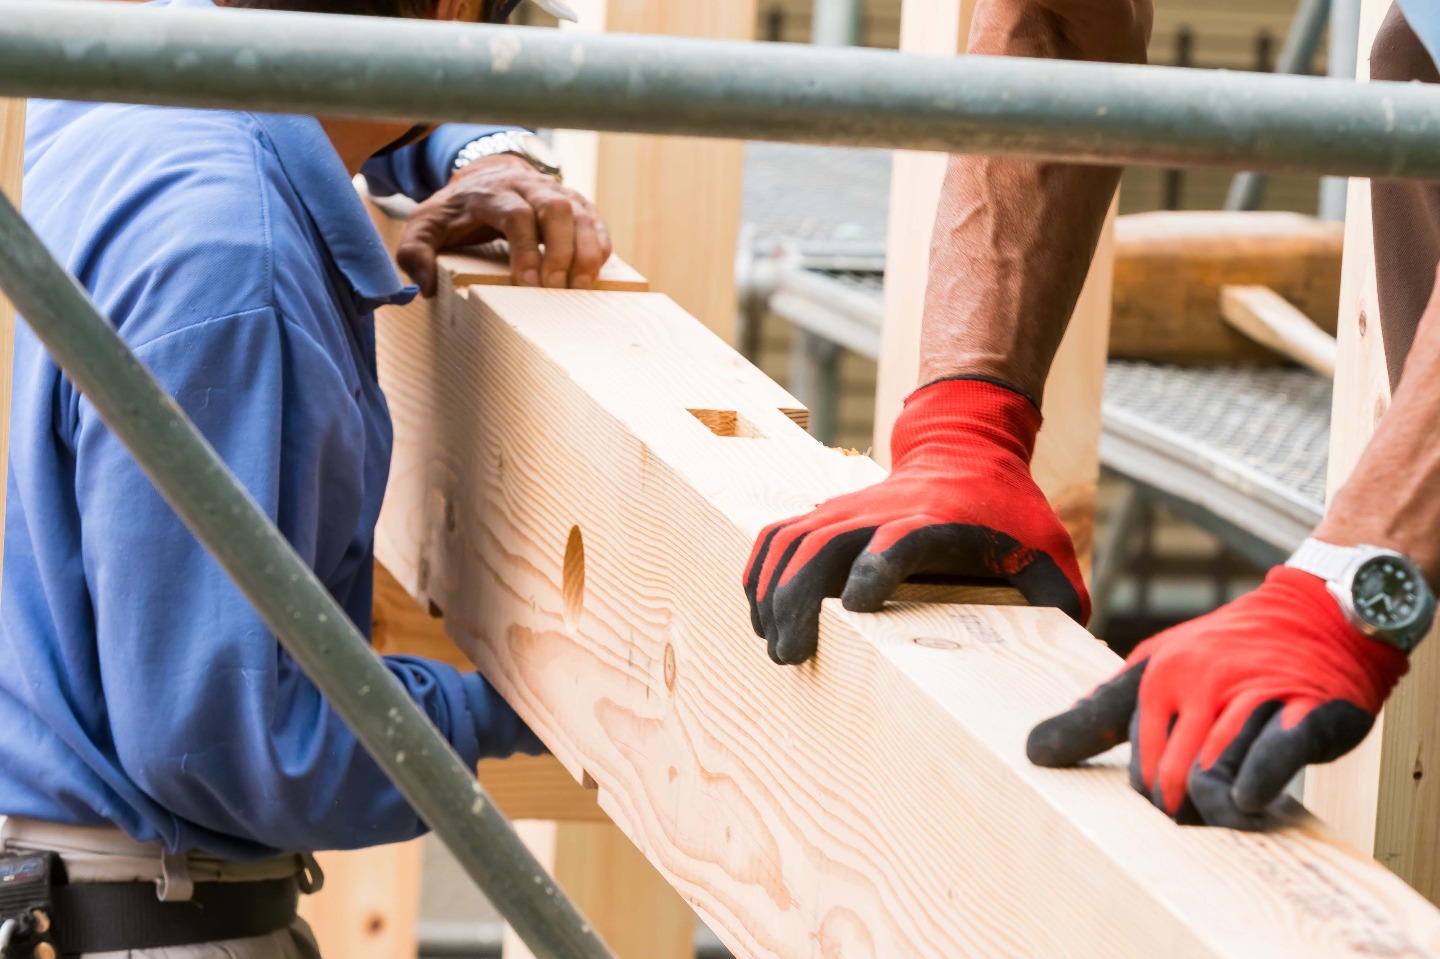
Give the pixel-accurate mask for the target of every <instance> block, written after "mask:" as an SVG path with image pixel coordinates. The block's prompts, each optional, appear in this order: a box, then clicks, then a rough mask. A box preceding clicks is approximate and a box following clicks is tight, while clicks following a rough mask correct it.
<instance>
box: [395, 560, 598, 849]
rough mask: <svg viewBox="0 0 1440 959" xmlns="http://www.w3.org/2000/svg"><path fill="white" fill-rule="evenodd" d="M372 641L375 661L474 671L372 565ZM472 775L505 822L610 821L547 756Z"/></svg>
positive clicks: (441, 628)
mask: <svg viewBox="0 0 1440 959" xmlns="http://www.w3.org/2000/svg"><path fill="white" fill-rule="evenodd" d="M373 637H374V639H373V643H374V646H375V652H377V653H379V654H380V655H381V656H395V655H406V656H423V657H425V658H426V659H434V660H437V661H439V662H442V663H449V664H450V665H451V666H454V667H455V668H456V669H465V670H473V669H474V668H475V664H474V663H472V662H470V658H469V657H468V656H466V655H465V654H464V653H463V652H461V651H460V648H459V647H458V646H456V645H455V641H454V640H453V639H451V638H450V636H449V634H448V633H446V632H445V621H444V620H443V619H440V618H437V617H434V616H431V615H430V613H429V611H427V610H426V609H424V608H423V607H421V605H420V604H419V603H417V602H415V600H414V599H412V598H411V596H410V594H409V593H407V592H405V588H404V587H403V586H401V585H400V584H399V583H398V582H396V580H395V577H394V576H392V575H391V574H390V571H389V570H388V569H386V568H385V567H384V566H382V565H380V564H379V563H376V564H375V620H374V627H373ZM478 773H479V777H480V782H481V783H482V784H483V785H484V786H485V789H486V791H487V792H489V793H490V798H492V799H493V800H495V804H496V805H497V806H499V807H500V810H501V811H502V812H503V813H505V815H506V816H509V817H510V818H511V819H558V820H565V821H580V822H609V821H610V820H609V818H608V817H606V815H605V814H604V813H603V812H601V811H600V807H599V806H597V805H596V804H595V794H594V793H593V792H591V791H590V790H588V789H586V788H584V787H583V786H582V785H581V784H580V783H578V782H576V781H575V778H574V777H573V776H571V775H570V773H569V772H568V771H567V770H566V769H565V767H564V766H562V765H560V763H558V762H556V760H555V757H553V756H515V757H513V758H511V759H503V760H501V759H485V760H481V762H480V766H479V770H478Z"/></svg>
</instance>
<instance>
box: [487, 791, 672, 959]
mask: <svg viewBox="0 0 1440 959" xmlns="http://www.w3.org/2000/svg"><path fill="white" fill-rule="evenodd" d="M516 829H517V830H518V831H519V833H520V838H521V839H523V840H525V845H527V846H529V847H530V851H531V852H533V853H535V855H536V857H537V858H538V859H539V860H540V861H541V862H542V863H544V864H545V865H546V867H548V868H549V869H550V874H551V875H552V876H554V877H555V881H556V882H558V883H559V884H560V887H561V888H562V889H564V890H565V892H566V893H568V894H569V896H570V899H571V900H572V901H573V902H574V903H575V905H576V906H577V907H579V909H580V911H581V912H582V913H584V914H585V916H586V918H588V919H589V920H590V921H591V922H593V923H594V924H595V928H596V929H597V930H598V931H599V933H600V935H601V937H602V938H603V939H604V940H605V941H606V942H607V943H609V945H610V948H611V949H613V950H615V955H616V956H618V957H619V959H692V957H693V956H694V955H695V924H696V920H695V913H693V912H692V911H691V910H690V907H689V906H687V905H685V903H684V901H683V900H681V899H680V898H679V897H678V896H677V895H676V894H675V890H674V889H672V888H670V884H669V883H667V882H666V881H665V878H664V877H663V876H661V875H660V873H658V872H656V871H655V867H654V866H652V865H650V863H649V862H647V861H646V859H645V857H644V856H642V855H641V854H640V851H639V850H638V849H636V848H635V845H634V843H632V842H631V841H630V840H629V839H626V838H625V834H624V833H623V832H621V831H620V830H619V829H618V828H616V826H615V824H614V823H612V822H611V821H610V820H609V819H606V820H605V821H604V822H603V823H602V822H521V823H517V824H516ZM670 902H674V903H676V904H677V905H678V908H670V907H668V906H667V907H665V908H659V909H657V908H656V904H665V903H670ZM503 956H504V959H534V953H532V952H531V951H530V950H529V949H527V948H526V947H525V944H524V943H523V942H521V941H520V937H518V936H516V935H515V933H514V931H513V930H511V929H509V928H507V929H506V930H505V948H504V952H503Z"/></svg>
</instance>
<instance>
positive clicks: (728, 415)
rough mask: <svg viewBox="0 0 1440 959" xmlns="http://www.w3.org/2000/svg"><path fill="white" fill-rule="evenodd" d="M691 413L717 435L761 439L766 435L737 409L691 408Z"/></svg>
mask: <svg viewBox="0 0 1440 959" xmlns="http://www.w3.org/2000/svg"><path fill="white" fill-rule="evenodd" d="M689 413H690V415H691V416H693V417H695V418H696V419H697V420H699V421H700V422H701V424H702V425H703V426H704V427H705V428H706V429H707V430H709V431H710V432H712V433H714V434H715V435H716V436H724V437H747V438H749V439H761V438H763V437H764V434H763V433H761V432H760V431H759V430H758V429H756V428H755V424H754V423H751V422H750V421H749V420H747V419H746V418H745V417H743V416H741V415H740V414H739V413H738V412H736V411H735V410H697V409H691V410H690V411H689Z"/></svg>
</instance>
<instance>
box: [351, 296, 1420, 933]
mask: <svg viewBox="0 0 1440 959" xmlns="http://www.w3.org/2000/svg"><path fill="white" fill-rule="evenodd" d="M379 328H380V337H381V339H380V359H381V375H382V380H383V382H384V384H385V387H386V392H387V394H388V396H389V397H390V401H391V405H392V409H393V411H394V415H395V419H396V450H395V457H394V462H393V466H392V474H391V496H390V498H389V499H388V500H387V502H386V507H385V511H384V514H383V516H382V520H381V525H380V529H379V548H380V551H381V555H382V558H383V559H384V561H385V563H386V565H387V567H389V568H390V569H391V570H393V571H394V572H395V574H396V576H397V577H398V578H399V579H400V581H401V582H402V583H404V584H405V586H406V588H407V589H408V590H410V591H411V592H412V593H413V594H416V595H422V596H426V597H428V598H429V599H430V600H431V601H433V602H434V603H435V604H436V606H437V607H438V608H440V609H442V610H443V611H444V614H445V617H446V623H447V627H448V628H449V630H450V631H451V633H452V634H453V635H455V636H456V637H457V639H458V641H459V642H460V644H461V646H462V647H463V648H465V650H466V651H467V652H468V653H469V654H470V655H471V656H472V657H473V658H474V659H475V660H476V662H478V663H479V664H480V666H481V668H482V669H483V670H484V672H485V673H486V675H487V676H488V677H489V678H490V680H491V681H492V682H493V683H494V684H495V685H496V686H497V687H498V688H499V689H500V690H501V691H502V692H503V693H504V694H505V696H506V697H507V698H508V699H509V701H510V702H511V703H513V704H514V705H515V707H516V708H517V709H518V710H519V711H520V712H521V714H522V715H523V716H524V717H525V718H526V720H527V721H528V722H529V723H530V724H531V726H532V727H533V728H534V729H536V730H537V732H539V734H540V735H541V736H542V738H544V739H545V741H546V742H547V743H548V744H549V745H550V746H551V748H552V749H553V750H554V751H555V753H556V755H557V757H558V758H559V759H560V761H561V762H562V763H564V765H565V766H566V768H568V769H569V770H570V771H571V773H572V775H574V776H576V777H577V778H586V777H588V779H589V780H590V781H592V782H594V783H595V784H596V787H597V793H598V799H599V803H600V806H601V808H602V809H604V810H605V812H606V813H607V814H609V815H610V816H611V818H612V819H613V820H614V821H615V822H616V823H617V824H618V825H619V826H620V828H621V829H622V830H623V831H624V832H625V834H626V835H627V836H628V837H629V838H630V839H631V840H632V841H633V842H634V843H635V844H636V846H637V847H638V848H639V849H640V850H641V852H642V853H643V854H644V855H645V856H646V858H647V859H648V860H649V861H650V862H651V863H652V864H653V865H654V866H656V867H657V868H658V869H659V870H660V872H661V874H662V875H663V876H664V877H665V878H666V880H667V881H668V882H669V883H670V884H671V885H672V886H673V887H674V888H675V889H676V890H677V891H678V892H679V893H680V895H681V896H682V897H684V898H685V899H686V900H687V901H688V902H690V903H691V904H692V905H693V906H695V908H696V910H697V911H698V912H699V913H700V915H701V916H702V917H703V918H704V919H705V920H706V921H707V922H708V923H709V924H710V926H711V928H712V929H714V930H715V932H716V933H717V934H718V935H719V936H720V937H721V939H722V940H724V942H725V943H726V945H727V946H728V947H729V948H730V949H731V950H732V951H733V952H734V953H735V954H736V955H737V956H740V957H760V956H775V957H787V959H788V957H793V956H801V955H816V956H842V955H843V956H862V957H865V956H868V957H877V959H878V957H886V959H888V957H900V956H907V957H908V956H947V957H951V956H984V957H996V956H1060V955H1066V956H1076V957H1086V956H1096V957H1100V956H1103V957H1106V959H1113V957H1120V956H1146V957H1153V956H1155V955H1162V954H1163V955H1166V956H1170V957H1181V956H1257V957H1258V956H1267V957H1268V956H1282V955H1285V956H1306V957H1321V956H1356V957H1358V956H1362V955H1363V956H1373V955H1376V954H1387V953H1388V954H1405V952H1406V951H1407V950H1408V951H1410V952H1411V953H1415V954H1430V953H1435V952H1436V951H1437V950H1440V916H1437V914H1436V912H1435V910H1434V909H1433V908H1432V907H1431V906H1429V904H1427V903H1425V902H1424V901H1423V900H1422V899H1421V898H1420V897H1419V896H1417V895H1415V894H1414V892H1413V891H1412V890H1410V889H1409V888H1408V887H1406V886H1405V885H1404V883H1402V882H1401V881H1400V880H1399V879H1397V878H1396V877H1394V876H1393V875H1391V874H1390V873H1388V872H1387V871H1386V870H1385V869H1383V868H1382V867H1380V866H1379V865H1378V864H1376V863H1375V862H1373V861H1371V860H1369V859H1368V858H1366V857H1364V856H1361V855H1359V854H1357V853H1356V852H1355V851H1354V850H1353V849H1351V848H1350V847H1348V846H1345V845H1343V844H1340V843H1338V842H1336V841H1335V840H1334V839H1333V838H1332V836H1331V834H1330V833H1329V831H1328V830H1327V829H1326V828H1325V827H1323V826H1322V825H1320V824H1319V823H1317V822H1315V821H1314V820H1311V819H1309V818H1307V817H1305V816H1303V815H1299V816H1298V818H1297V819H1296V820H1295V821H1294V822H1293V824H1291V825H1288V826H1287V827H1285V828H1282V829H1279V830H1278V831H1276V832H1273V833H1269V834H1263V835H1246V834H1238V833H1232V832H1227V831H1221V830H1204V829H1181V828H1178V827H1176V826H1175V825H1174V824H1173V823H1172V822H1171V821H1170V820H1169V819H1167V818H1166V817H1165V816H1164V815H1163V814H1162V813H1160V812H1159V811H1157V810H1156V809H1154V808H1153V807H1152V806H1150V805H1149V804H1148V803H1147V802H1146V801H1145V800H1144V799H1143V798H1142V797H1140V796H1139V795H1137V794H1136V793H1134V792H1133V791H1132V790H1131V789H1130V787H1129V785H1128V782H1127V777H1126V773H1125V769H1124V764H1125V762H1126V757H1125V756H1124V754H1123V750H1117V751H1116V753H1115V754H1114V755H1111V756H1109V757H1106V758H1105V759H1103V760H1102V761H1100V762H1098V763H1096V764H1094V765H1092V766H1091V767H1089V768H1086V769H1083V770H1078V771H1077V770H1045V769H1038V768H1035V767H1033V766H1031V765H1029V764H1028V763H1027V762H1026V761H1025V758H1024V755H1023V744H1024V741H1025V737H1026V735H1027V733H1028V731H1029V730H1030V728H1031V727H1032V725H1033V724H1034V723H1035V722H1036V721H1037V720H1039V719H1041V718H1043V717H1045V716H1047V715H1050V714H1052V713H1054V712H1056V711H1058V710H1060V709H1062V708H1064V707H1066V706H1068V705H1069V704H1070V703H1071V702H1072V701H1073V700H1074V699H1075V698H1076V697H1077V696H1079V695H1081V694H1083V693H1084V692H1085V691H1086V690H1087V689H1088V688H1090V687H1091V686H1093V685H1094V684H1095V683H1096V682H1098V681H1100V680H1102V679H1104V678H1106V677H1108V676H1109V675H1110V674H1111V673H1112V672H1113V671H1114V670H1115V669H1116V668H1117V666H1118V665H1119V660H1118V658H1117V657H1115V656H1114V655H1113V654H1112V653H1110V652H1109V651H1108V650H1107V649H1105V648H1104V646H1103V645H1101V644H1099V643H1096V642H1095V641H1094V640H1093V639H1092V638H1091V637H1090V636H1089V635H1088V634H1086V633H1085V632H1084V631H1083V630H1081V629H1080V628H1079V627H1078V626H1075V625H1074V624H1072V623H1071V622H1069V621H1068V620H1066V619H1065V618H1063V617H1062V616H1060V615H1059V614H1058V613H1056V612H1054V611H1051V610H1041V609H1029V608H1020V607H1010V608H1005V607H991V606H976V605H932V604H923V603H902V604H895V605H892V606H891V607H890V608H888V609H887V610H886V611H884V612H882V613H879V614H875V615H859V614H851V613H847V612H845V611H844V610H843V609H841V608H840V607H839V606H838V604H835V603H833V602H832V603H829V604H827V606H826V608H825V610H824V613H823V617H822V635H821V642H820V653H819V656H818V657H817V659H816V660H814V661H813V662H812V663H810V664H807V665H806V666H804V667H800V668H780V667H776V666H775V665H773V664H772V663H770V662H769V660H768V659H767V658H766V656H765V653H764V644H763V642H762V641H761V640H760V639H758V638H756V637H755V636H754V634H753V633H752V631H751V627H750V618H749V613H748V611H747V608H746V603H745V600H744V598H743V595H742V594H741V590H740V576H741V569H742V568H743V565H744V562H745V559H746V556H747V554H748V552H749V549H750V544H751V541H752V538H753V537H754V535H755V534H756V533H757V532H758V531H759V530H760V529H761V528H762V527H763V526H764V525H765V524H766V523H767V522H769V521H772V520H774V519H776V518H779V517H782V516H786V515H793V514H794V513H796V512H799V511H800V510H802V509H804V508H806V507H807V506H810V505H813V504H814V503H815V502H817V501H819V500H820V499H823V498H825V497H827V496H831V495H834V494H838V493H842V492H845V491H848V490H851V489H855V488H857V487H860V486H863V485H867V484H869V483H872V482H874V481H875V480H876V479H877V478H878V477H879V476H880V475H881V473H882V471H881V469H880V468H879V467H878V466H877V465H876V464H874V463H873V462H872V461H870V460H869V459H867V458H865V457H858V456H846V455H844V454H842V453H840V452H838V451H835V450H829V449H826V448H824V447H823V446H821V445H820V444H818V443H816V442H815V441H814V440H812V439H811V438H810V437H809V436H807V435H806V434H805V433H804V432H803V431H802V430H801V429H800V428H799V427H798V426H796V425H795V424H794V423H793V422H792V421H791V420H790V419H789V418H787V417H786V416H785V415H784V414H783V413H781V412H780V410H781V409H782V408H783V407H784V406H786V405H787V403H788V402H789V397H788V396H787V395H786V394H785V393H784V392H783V391H782V390H781V389H780V388H779V387H777V386H775V384H773V383H771V382H770V381H768V380H766V379H765V378H764V377H763V376H762V375H761V374H759V372H758V371H756V370H755V369H754V368H753V367H752V366H750V365H749V364H748V363H746V362H745V361H744V360H743V359H741V358H740V357H739V356H738V355H736V354H735V353H734V352H733V351H731V350H729V349H728V348H726V347H725V346H724V345H723V344H722V343H721V342H720V341H719V340H718V339H716V338H715V337H714V336H712V335H711V334H709V333H707V332H706V331H705V330H703V329H702V328H701V327H700V326H699V324H698V323H696V322H695V321H694V320H692V319H691V318H689V317H687V316H686V315H685V314H684V312H683V311H682V310H680V309H679V308H678V307H676V306H675V305H674V304H673V303H672V302H671V301H669V300H668V299H666V298H665V297H663V296H659V295H656V294H642V293H636V294H629V293H585V292H570V291H545V290H517V289H504V288H484V289H481V288H475V287H471V288H469V289H467V290H465V291H463V292H461V293H456V292H453V291H452V290H450V289H449V287H448V281H447V280H444V279H442V294H441V296H440V297H438V298H437V299H436V300H435V301H432V302H430V303H422V304H415V305H413V306H411V307H408V308H406V309H402V310H390V311H387V313H386V315H385V316H384V318H383V319H382V321H381V323H380V324H379ZM707 411H708V412H707ZM715 411H720V412H722V413H727V414H733V415H731V416H713V415H709V414H710V413H714V412H715ZM714 422H735V423H736V424H738V425H739V426H740V427H741V428H737V429H735V430H722V431H721V433H722V434H723V435H717V433H715V432H712V429H711V427H710V426H708V425H707V423H714ZM985 598H993V597H985Z"/></svg>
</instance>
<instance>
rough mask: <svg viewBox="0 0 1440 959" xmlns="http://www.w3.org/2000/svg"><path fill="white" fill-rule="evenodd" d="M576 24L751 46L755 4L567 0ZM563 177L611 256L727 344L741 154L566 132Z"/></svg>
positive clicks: (724, 147)
mask: <svg viewBox="0 0 1440 959" xmlns="http://www.w3.org/2000/svg"><path fill="white" fill-rule="evenodd" d="M572 5H573V6H574V7H575V8H576V11H577V12H578V13H579V16H580V22H579V24H578V25H571V24H565V27H566V28H567V29H570V28H571V27H572V26H573V27H574V28H575V29H580V30H585V31H588V32H599V33H658V34H666V35H669V36H684V37H709V38H712V39H716V40H750V39H752V38H753V37H754V34H755V0H725V2H723V3H714V2H697V3H676V2H674V0H574V2H573V3H572ZM556 148H557V150H558V151H559V153H560V156H561V160H562V163H563V166H564V168H565V177H566V180H567V181H568V182H570V183H571V184H572V185H574V186H576V187H577V188H578V189H579V190H580V192H582V193H584V194H585V195H586V196H589V197H592V198H594V200H595V203H596V205H597V206H598V207H599V209H600V212H601V214H602V215H603V216H604V217H605V221H606V223H607V224H608V225H609V227H610V235H611V237H612V238H613V239H614V241H615V248H616V249H617V250H621V251H623V252H624V254H625V256H626V258H627V259H628V260H629V261H630V262H631V263H632V264H634V266H635V268H636V269H638V270H639V271H640V272H641V273H642V274H644V275H645V276H646V277H648V278H649V280H650V282H651V284H652V285H653V287H654V289H656V290H659V291H661V292H663V293H666V294H669V295H670V296H672V297H674V298H675V299H676V300H677V301H679V302H680V303H681V304H682V305H683V306H684V307H685V308H686V309H687V310H689V311H690V312H691V313H693V314H695V315H696V316H698V317H700V319H702V320H703V321H704V322H705V325H706V326H708V327H710V328H711V329H712V330H714V331H715V332H716V333H718V334H719V335H720V336H722V337H723V338H725V339H726V340H727V341H729V340H733V338H734V332H735V311H736V307H737V299H736V295H735V244H736V241H737V238H738V237H739V232H740V207H741V194H742V191H743V181H744V170H745V145H744V144H743V143H741V142H739V141H735V140H709V139H694V138H688V137H658V136H632V135H627V134H618V133H603V134H602V133H593V132H589V131H574V130H564V131H560V132H559V133H557V135H556Z"/></svg>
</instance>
